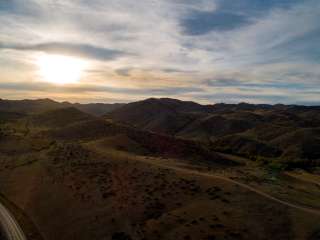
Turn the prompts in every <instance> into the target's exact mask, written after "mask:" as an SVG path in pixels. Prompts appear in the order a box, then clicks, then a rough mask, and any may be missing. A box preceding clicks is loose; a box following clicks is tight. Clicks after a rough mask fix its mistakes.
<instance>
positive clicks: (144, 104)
mask: <svg viewBox="0 0 320 240" xmlns="http://www.w3.org/2000/svg"><path fill="white" fill-rule="evenodd" d="M106 118H108V119H112V120H113V121H116V122H123V123H126V124H129V125H133V126H136V127H138V128H140V129H143V130H149V131H153V132H157V133H162V134H167V135H171V136H178V137H181V138H185V139H192V140H196V141H202V142H206V143H207V144H213V145H217V146H216V148H215V146H213V148H215V149H220V150H221V151H227V152H232V153H233V154H237V155H241V156H242V155H243V154H244V153H245V154H246V155H247V156H249V155H248V154H250V158H258V157H263V158H265V157H266V158H273V157H277V158H278V157H281V158H283V159H285V161H286V162H290V161H296V160H297V159H300V158H304V159H306V160H308V159H309V160H312V162H313V164H314V162H315V165H318V164H320V161H318V160H319V157H318V155H317V153H315V154H314V155H315V156H316V157H314V156H313V155H312V154H302V152H307V150H304V149H308V148H310V149H315V148H319V147H320V145H319V143H318V140H317V137H315V136H314V134H316V132H317V131H313V129H314V128H317V127H319V126H320V108H319V107H308V106H294V105H280V104H278V105H264V104H261V105H252V104H247V103H239V104H214V105H199V104H196V103H190V102H183V101H178V100H174V99H147V100H143V101H139V102H134V103H130V104H127V105H125V106H123V107H121V108H119V109H117V110H115V111H112V112H110V113H108V114H107V115H106ZM308 129H309V130H310V131H311V132H314V134H304V135H303V137H298V138H296V141H297V142H299V143H296V142H292V141H290V138H289V137H285V136H286V135H289V136H290V135H292V134H294V133H295V132H297V131H298V132H299V131H309V130H308ZM310 131H309V132H310ZM235 134H236V135H235ZM282 136H283V138H281V137H282ZM276 139H281V140H279V141H283V142H282V143H281V144H277V141H276ZM221 145H223V146H221ZM284 146H285V147H284ZM308 146H310V147H308ZM244 148H245V150H244ZM288 149H289V150H288ZM282 152H283V154H282V155H281V154H279V153H282ZM280 155H281V156H280ZM270 160H272V159H270ZM307 162H308V161H307ZM309 162H310V161H309ZM307 165H308V164H307Z"/></svg>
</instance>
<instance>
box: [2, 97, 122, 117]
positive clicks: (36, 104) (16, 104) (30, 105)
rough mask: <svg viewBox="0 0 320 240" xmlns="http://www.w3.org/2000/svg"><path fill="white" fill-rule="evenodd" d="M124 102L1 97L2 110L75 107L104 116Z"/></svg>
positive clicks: (26, 110)
mask: <svg viewBox="0 0 320 240" xmlns="http://www.w3.org/2000/svg"><path fill="white" fill-rule="evenodd" d="M121 106H123V104H120V103H116V104H105V103H89V104H79V103H74V104H73V103H69V102H56V101H53V100H51V99H37V100H4V99H0V111H3V112H14V113H19V114H35V113H41V112H45V111H50V110H55V109H60V108H68V107H74V108H77V109H79V110H80V111H83V112H86V113H89V114H92V115H96V116H102V115H104V114H106V113H108V112H110V111H113V110H115V109H117V108H119V107H121Z"/></svg>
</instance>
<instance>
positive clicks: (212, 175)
mask: <svg viewBox="0 0 320 240" xmlns="http://www.w3.org/2000/svg"><path fill="white" fill-rule="evenodd" d="M139 161H142V162H144V163H148V164H151V165H155V166H158V167H161V168H166V169H172V170H175V171H179V172H182V173H187V174H191V175H197V176H203V177H207V178H212V179H219V180H223V181H226V182H229V183H232V184H235V185H238V186H240V187H242V188H245V189H247V190H249V191H252V192H254V193H256V194H259V195H261V196H263V197H265V198H268V199H270V200H272V201H275V202H278V203H280V204H282V205H285V206H287V207H291V208H295V209H298V210H301V211H304V212H308V213H311V214H314V215H318V216H320V210H318V209H313V208H308V207H303V206H299V205H296V204H293V203H290V202H286V201H284V200H281V199H278V198H276V197H273V196H271V195H269V194H267V193H265V192H263V191H261V190H258V189H256V188H254V187H251V186H249V185H247V184H245V183H241V182H238V181H236V180H233V179H230V178H228V177H224V176H221V175H216V174H211V173H204V172H200V171H197V170H191V169H186V168H182V167H177V166H172V165H164V164H161V163H159V162H154V161H149V160H145V159H142V158H139Z"/></svg>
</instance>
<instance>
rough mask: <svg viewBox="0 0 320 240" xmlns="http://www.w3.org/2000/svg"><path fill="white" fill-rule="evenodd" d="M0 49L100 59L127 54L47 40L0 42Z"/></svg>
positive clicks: (87, 45) (110, 58) (86, 45)
mask: <svg viewBox="0 0 320 240" xmlns="http://www.w3.org/2000/svg"><path fill="white" fill-rule="evenodd" d="M0 49H13V50H21V51H41V52H46V53H55V54H66V55H71V56H79V57H84V58H91V59H96V60H101V61H108V60H113V59H116V58H119V57H122V56H127V55H129V54H128V53H124V52H122V51H118V50H113V49H107V48H103V47H98V46H93V45H89V44H75V43H63V42H48V43H39V44H30V45H26V44H1V43H0Z"/></svg>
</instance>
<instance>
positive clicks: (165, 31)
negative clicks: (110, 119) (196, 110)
mask: <svg viewBox="0 0 320 240" xmlns="http://www.w3.org/2000/svg"><path fill="white" fill-rule="evenodd" d="M319 14H320V1H319V0H299V1H298V0H139V1H131V0H108V1H104V0H90V1H86V0H0V22H1V25H0V70H1V73H2V74H1V76H0V97H1V98H9V99H22V98H38V97H50V98H54V99H57V100H68V101H73V102H74V101H78V102H127V101H134V100H139V99H143V98H148V97H172V98H180V99H184V100H193V101H198V102H202V103H216V102H232V103H234V102H243V101H245V102H250V103H279V102H281V103H293V104H294V103H298V104H320V97H319V96H320V94H319V93H320V46H319V45H320V44H319V43H320V21H319ZM39 54H59V55H66V56H72V57H75V58H79V59H83V60H85V61H87V62H88V63H89V64H88V67H87V68H86V69H85V72H84V73H83V74H82V76H81V80H80V81H79V82H78V83H76V84H66V85H63V86H60V85H59V86H57V85H55V84H52V83H49V82H46V81H43V79H41V78H40V77H39V74H38V69H37V65H36V64H35V61H36V58H37V56H39Z"/></svg>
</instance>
